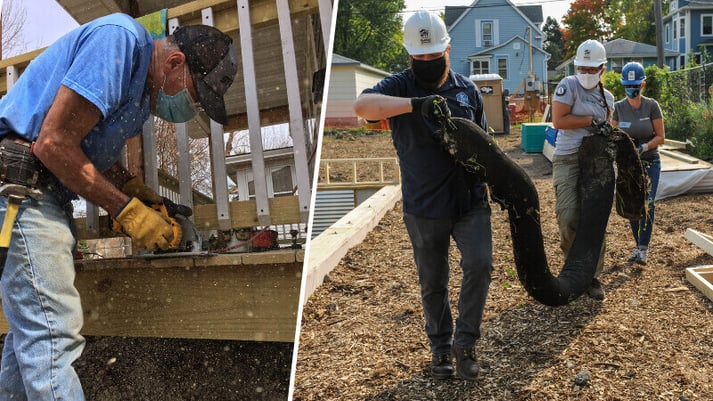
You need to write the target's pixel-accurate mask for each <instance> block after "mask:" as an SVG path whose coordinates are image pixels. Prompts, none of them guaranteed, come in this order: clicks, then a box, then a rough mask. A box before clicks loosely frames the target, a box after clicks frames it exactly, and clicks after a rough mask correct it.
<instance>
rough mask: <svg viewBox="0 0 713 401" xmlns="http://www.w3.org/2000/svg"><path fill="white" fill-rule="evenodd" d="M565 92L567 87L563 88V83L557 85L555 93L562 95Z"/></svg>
mask: <svg viewBox="0 0 713 401" xmlns="http://www.w3.org/2000/svg"><path fill="white" fill-rule="evenodd" d="M565 93H567V88H565V87H564V85H560V86H558V87H557V90H556V91H555V95H557V96H564V94H565Z"/></svg>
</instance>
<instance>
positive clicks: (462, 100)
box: [456, 92, 470, 106]
mask: <svg viewBox="0 0 713 401" xmlns="http://www.w3.org/2000/svg"><path fill="white" fill-rule="evenodd" d="M456 100H457V101H458V104H460V105H461V106H468V105H470V100H468V95H466V94H465V92H458V94H457V95H456Z"/></svg>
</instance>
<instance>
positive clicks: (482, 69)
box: [470, 60, 490, 74]
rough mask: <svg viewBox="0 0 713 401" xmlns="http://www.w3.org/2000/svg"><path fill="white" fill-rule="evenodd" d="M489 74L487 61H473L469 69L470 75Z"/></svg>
mask: <svg viewBox="0 0 713 401" xmlns="http://www.w3.org/2000/svg"><path fill="white" fill-rule="evenodd" d="M489 72H490V62H489V61H488V60H473V64H472V66H471V68H470V73H471V74H487V73H489Z"/></svg>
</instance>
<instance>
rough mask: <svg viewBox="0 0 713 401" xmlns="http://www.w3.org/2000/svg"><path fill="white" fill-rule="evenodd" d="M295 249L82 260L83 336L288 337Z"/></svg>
mask: <svg viewBox="0 0 713 401" xmlns="http://www.w3.org/2000/svg"><path fill="white" fill-rule="evenodd" d="M302 253H303V251H301V250H298V251H295V250H279V251H271V252H261V253H251V254H223V255H215V256H202V257H186V256H183V257H176V258H157V259H145V258H122V259H104V260H95V261H81V262H79V263H78V264H77V278H76V281H75V285H76V287H77V289H78V290H79V293H80V295H81V298H82V307H83V310H84V327H83V329H82V334H85V335H95V336H130V337H169V338H197V339H230V340H241V341H280V342H292V341H294V338H295V329H296V324H297V310H298V309H297V308H298V306H299V292H300V286H301V281H302V280H301V279H302V262H301V261H300V260H299V259H304V256H303V255H301V254H302ZM0 331H2V332H6V331H7V322H6V320H5V318H4V317H3V318H2V319H0Z"/></svg>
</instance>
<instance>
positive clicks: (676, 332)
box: [294, 129, 713, 400]
mask: <svg viewBox="0 0 713 401" xmlns="http://www.w3.org/2000/svg"><path fill="white" fill-rule="evenodd" d="M497 142H498V144H499V145H500V147H501V148H502V149H503V150H504V151H505V152H506V153H507V154H508V155H509V156H510V157H512V158H513V159H514V160H516V161H517V162H518V163H519V164H520V165H521V166H523V168H525V170H526V171H527V172H528V174H529V175H530V176H531V177H532V179H533V181H534V182H535V185H536V187H537V189H538V192H539V196H540V202H541V205H542V222H543V236H544V242H545V244H544V245H545V249H546V253H547V258H548V261H549V266H550V269H551V270H553V272H555V273H556V272H558V271H559V269H560V267H561V266H562V264H563V258H562V254H561V251H560V250H559V246H558V234H557V229H556V223H555V216H554V211H553V207H554V195H553V190H552V176H551V165H550V163H549V162H548V161H547V159H545V158H544V156H542V155H541V154H539V153H524V152H523V151H522V149H521V148H520V131H519V129H513V130H512V132H511V134H510V135H507V136H499V137H497ZM375 156H394V150H393V145H392V144H391V140H390V137H389V135H388V134H386V135H385V134H381V135H346V136H342V138H341V139H335V138H334V137H331V136H325V138H324V141H323V148H322V158H345V157H375ZM712 199H713V195H711V194H704V195H685V196H679V197H676V198H672V199H667V200H664V201H661V202H660V203H658V205H657V221H656V224H655V228H654V235H653V239H652V243H651V248H650V251H649V263H648V265H647V266H646V267H645V268H642V269H639V268H636V267H630V266H628V265H627V264H626V259H627V258H628V257H629V256H630V253H631V250H632V249H633V247H634V242H633V239H632V238H631V233H630V229H629V226H628V222H627V221H626V220H624V219H623V218H621V217H619V216H618V215H616V214H615V213H612V215H611V217H610V219H609V226H608V229H607V253H606V260H605V273H604V275H603V276H602V282H603V284H604V286H605V289H606V291H607V298H606V300H605V301H604V302H596V301H593V300H591V299H589V298H587V297H586V296H585V297H582V298H579V299H577V300H576V301H574V302H573V303H571V304H569V305H567V306H562V307H556V308H553V307H547V306H543V305H541V304H538V303H537V302H536V301H534V300H533V299H532V298H530V297H529V296H528V295H527V293H526V292H525V290H524V289H523V288H522V287H521V286H520V284H519V281H518V279H517V277H516V275H515V274H516V273H515V266H514V261H513V254H512V244H511V240H510V231H509V227H508V222H507V215H506V213H505V212H504V211H501V210H499V208H498V206H497V205H495V204H493V215H492V225H493V241H494V244H495V246H494V248H495V250H494V259H495V265H494V272H493V276H492V284H491V287H490V293H489V297H488V302H487V305H486V311H485V317H484V322H483V325H482V331H483V336H482V338H481V340H480V341H479V343H478V345H477V352H478V355H479V361H480V364H481V367H482V370H481V375H480V378H479V379H478V380H477V381H476V382H474V383H469V382H465V381H462V380H457V379H452V380H446V381H436V380H433V379H432V378H431V377H430V375H429V374H428V372H427V368H428V363H429V362H430V353H429V349H428V344H427V339H426V337H425V334H424V331H423V325H424V322H423V316H422V311H421V304H420V298H419V289H418V284H417V279H416V272H415V267H414V266H413V260H412V254H411V248H410V242H409V239H408V235H407V234H406V231H405V228H404V226H403V222H402V217H401V204H400V203H399V204H397V205H396V207H395V208H394V209H393V210H392V211H390V212H389V213H387V215H386V216H385V217H384V218H383V219H382V221H381V222H380V223H379V225H378V226H377V227H376V228H375V229H374V230H373V231H372V233H371V234H370V235H369V236H368V237H367V238H366V240H365V241H364V242H363V243H362V244H361V245H359V246H357V247H355V248H352V249H351V250H350V251H349V252H348V253H347V255H346V256H345V257H344V258H343V260H342V261H341V262H340V263H339V265H338V266H337V268H336V269H335V270H334V271H333V272H332V273H331V274H330V275H329V276H328V277H327V279H326V280H325V283H324V284H323V285H322V286H321V287H319V288H318V289H317V290H316V292H315V293H314V294H313V296H312V297H311V298H310V299H309V300H308V302H307V303H306V305H305V308H304V311H303V317H302V326H301V336H300V342H299V353H298V363H297V370H296V373H295V375H296V376H295V388H294V399H295V400H465V399H471V400H475V399H488V400H652V399H661V400H710V399H713V384H712V383H711V382H710V380H709V378H708V376H709V372H711V371H713V348H711V347H710V341H711V338H713V320H712V319H711V312H713V303H712V302H711V301H710V300H708V299H707V298H705V297H704V296H703V295H702V294H701V293H700V292H699V291H698V290H696V289H695V288H694V287H693V286H692V285H690V284H689V283H688V281H687V280H686V278H685V268H687V267H691V266H698V265H704V264H713V257H711V256H709V255H707V254H706V253H705V252H703V251H702V250H701V249H700V248H698V247H697V246H695V245H693V244H691V243H690V242H689V241H688V240H686V239H685V238H684V236H683V234H684V231H685V229H686V228H689V227H690V228H694V229H696V230H699V231H702V232H707V233H711V232H713V216H712V215H711V205H712V203H711V200H712ZM458 259H459V256H458V253H457V251H455V250H452V252H451V256H450V261H451V265H452V266H453V267H452V273H451V276H452V278H453V279H452V281H451V288H450V291H451V300H452V302H454V303H455V300H457V299H458V293H459V288H458V284H459V283H460V271H459V270H460V269H459V268H458V267H457V266H458V264H457V262H458ZM453 308H455V304H454V305H453ZM454 310H455V309H454Z"/></svg>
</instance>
